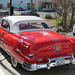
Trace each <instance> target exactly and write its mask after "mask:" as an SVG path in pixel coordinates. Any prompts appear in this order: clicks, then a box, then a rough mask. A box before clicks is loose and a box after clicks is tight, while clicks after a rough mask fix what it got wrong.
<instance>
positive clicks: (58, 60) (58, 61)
mask: <svg viewBox="0 0 75 75" xmlns="http://www.w3.org/2000/svg"><path fill="white" fill-rule="evenodd" d="M56 64H57V65H63V64H65V60H64V59H57V60H56Z"/></svg>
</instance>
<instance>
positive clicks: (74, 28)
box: [73, 23, 75, 36]
mask: <svg viewBox="0 0 75 75" xmlns="http://www.w3.org/2000/svg"><path fill="white" fill-rule="evenodd" d="M73 35H74V36H75V23H74V25H73Z"/></svg>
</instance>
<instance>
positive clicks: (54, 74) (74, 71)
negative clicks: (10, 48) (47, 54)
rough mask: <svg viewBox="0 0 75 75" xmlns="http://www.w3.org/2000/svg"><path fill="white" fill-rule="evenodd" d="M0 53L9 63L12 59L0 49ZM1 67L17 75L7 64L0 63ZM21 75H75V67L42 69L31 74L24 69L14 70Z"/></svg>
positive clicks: (12, 74) (64, 66)
mask: <svg viewBox="0 0 75 75" xmlns="http://www.w3.org/2000/svg"><path fill="white" fill-rule="evenodd" d="M0 53H1V54H3V56H4V57H5V58H6V59H7V61H8V62H9V63H11V62H10V57H9V56H8V55H7V54H6V52H4V51H3V50H2V49H0ZM0 64H1V66H2V67H3V68H5V69H6V70H7V71H9V72H10V73H11V75H17V74H15V73H14V72H13V71H12V70H10V69H8V68H7V67H6V66H5V64H3V63H2V62H0ZM11 67H12V66H11ZM14 70H16V71H17V72H18V73H19V74H20V75H75V65H70V64H69V65H63V66H58V67H54V68H51V69H50V70H47V69H41V70H37V71H34V72H29V71H27V70H25V69H23V68H22V67H21V68H20V69H17V68H14Z"/></svg>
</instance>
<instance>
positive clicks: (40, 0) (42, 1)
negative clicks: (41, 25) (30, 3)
mask: <svg viewBox="0 0 75 75" xmlns="http://www.w3.org/2000/svg"><path fill="white" fill-rule="evenodd" d="M53 3H54V0H35V1H34V4H35V5H34V6H35V9H36V10H40V11H41V10H50V9H52V8H54V5H53Z"/></svg>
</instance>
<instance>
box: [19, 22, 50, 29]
mask: <svg viewBox="0 0 75 75" xmlns="http://www.w3.org/2000/svg"><path fill="white" fill-rule="evenodd" d="M42 28H49V27H48V25H47V24H46V23H44V22H28V23H20V24H19V30H26V29H42Z"/></svg>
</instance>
